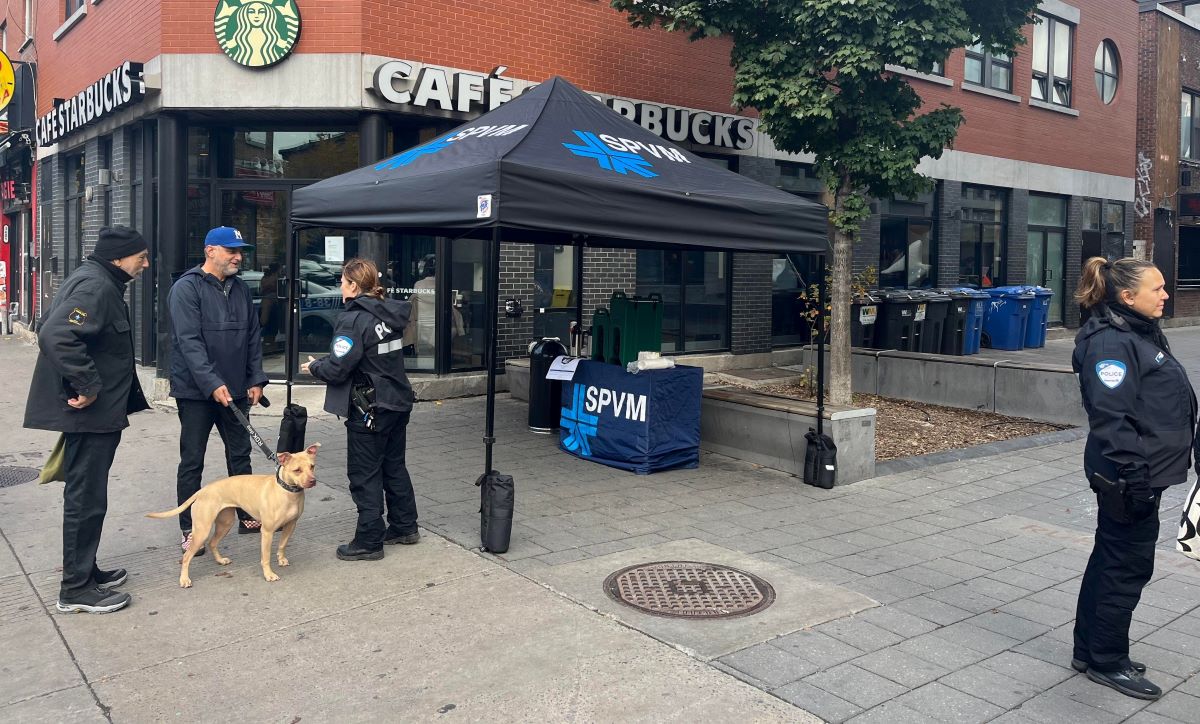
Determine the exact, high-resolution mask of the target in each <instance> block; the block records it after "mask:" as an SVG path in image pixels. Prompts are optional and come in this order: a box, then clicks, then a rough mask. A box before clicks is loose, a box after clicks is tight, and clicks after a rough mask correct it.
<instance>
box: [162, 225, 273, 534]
mask: <svg viewBox="0 0 1200 724" xmlns="http://www.w3.org/2000/svg"><path fill="white" fill-rule="evenodd" d="M246 248H253V247H251V246H250V245H249V244H247V243H246V242H244V241H243V240H242V235H241V233H240V232H238V231H237V229H233V228H230V227H228V226H218V227H217V228H215V229H213V230H211V231H209V232H208V234H207V235H206V236H205V237H204V263H203V264H201V265H200V266H197V267H194V268H192V269H189V270H187V271H186V272H184V273H183V276H181V277H179V280H178V281H177V282H175V284H174V285H173V286H172V287H171V296H170V310H171V397H174V398H175V400H176V403H177V404H178V407H179V425H180V428H181V429H180V433H179V469H178V471H177V473H176V481H175V491H176V496H177V498H178V503H179V504H180V505H182V504H183V502H184V501H186V500H187V499H188V498H190V497H192V495H193V494H194V493H195V492H196V491H197V490H199V489H200V478H201V476H202V475H203V473H204V453H205V451H206V450H207V449H208V436H209V433H211V432H212V429H213V426H214V425H215V426H216V428H217V433H218V434H220V436H221V442H222V443H224V445H225V468H226V470H227V471H228V473H229V475H230V476H234V475H249V474H250V473H252V472H254V471H253V469H252V467H251V465H250V433H248V432H247V431H246V428H244V427H242V424H241V423H240V422H238V419H237V418H236V417H234V415H233V413H232V412H231V411H230V410H229V406H230V405H236V406H237V408H238V409H239V410H241V411H242V414H243V415H247V416H248V415H249V413H250V408H251V407H253V406H254V405H256V404H258V401H259V400H261V399H262V393H263V387H264V386H266V384H267V375H266V373H265V372H263V368H262V337H261V336H260V333H259V330H260V325H259V320H258V311H257V310H256V309H255V308H254V300H253V299H252V298H251V296H250V289H249V288H248V287H247V286H246V283H245V282H243V281H242V280H241V279H240V278H239V277H238V276H237V273H238V271H239V270H240V268H241V264H242V250H243V249H246ZM237 516H238V532H239V533H257V532H258V528H259V522H258V521H256V520H254V518H252V517H251V516H250V515H249V514H248V513H246V511H244V510H242V509H241V508H238V509H237ZM179 528H180V530H181V531H182V538H181V540H180V547H181V548H182V549H183V550H184V551H186V550H187V549H188V547H189V546H190V545H191V542H192V515H191V511H190V510H185V511H183V512H182V513H180V515H179ZM202 553H203V551H200V552H199V553H197V555H200V554H202Z"/></svg>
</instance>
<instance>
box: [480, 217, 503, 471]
mask: <svg viewBox="0 0 1200 724" xmlns="http://www.w3.org/2000/svg"><path fill="white" fill-rule="evenodd" d="M499 282H500V227H499V226H494V227H492V240H491V242H489V243H488V265H487V283H486V284H485V294H486V295H487V300H486V302H487V304H486V305H485V309H486V311H485V312H484V314H485V315H486V316H487V345H488V347H487V413H486V416H485V418H484V431H483V445H484V458H483V474H484V475H487V474H489V473H491V472H492V443H494V442H495V441H496V438H495V434H494V433H495V423H496V329H497V323H496V318H497V317H498V316H499V314H500V308H499V300H498V299H497V297H498V296H499V291H500V289H499V287H500V283H499Z"/></svg>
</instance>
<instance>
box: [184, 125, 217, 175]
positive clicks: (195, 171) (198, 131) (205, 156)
mask: <svg viewBox="0 0 1200 724" xmlns="http://www.w3.org/2000/svg"><path fill="white" fill-rule="evenodd" d="M210 140H211V139H210V135H209V132H208V129H207V128H196V127H194V126H193V127H191V128H189V129H188V178H208V177H209V176H211V175H212V162H211V159H212V153H211V148H210V145H211V144H210Z"/></svg>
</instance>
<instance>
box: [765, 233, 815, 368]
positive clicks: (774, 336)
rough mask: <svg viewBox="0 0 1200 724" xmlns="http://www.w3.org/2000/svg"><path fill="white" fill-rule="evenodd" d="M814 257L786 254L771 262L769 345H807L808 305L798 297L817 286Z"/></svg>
mask: <svg viewBox="0 0 1200 724" xmlns="http://www.w3.org/2000/svg"><path fill="white" fill-rule="evenodd" d="M817 266H818V265H817V256H816V255H815V254H788V255H786V256H777V257H775V258H774V259H772V260H771V343H772V344H773V345H775V346H786V345H797V344H809V343H810V342H812V340H811V339H809V331H810V330H809V323H808V320H807V319H806V318H805V317H804V313H805V312H806V311H807V310H808V304H807V303H806V302H805V301H804V299H802V298H801V297H800V295H801V294H803V293H805V292H806V291H808V290H809V288H810V287H811V286H812V285H814V284H816V283H817V274H818V273H819V271H818V269H817Z"/></svg>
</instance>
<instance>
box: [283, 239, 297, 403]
mask: <svg viewBox="0 0 1200 724" xmlns="http://www.w3.org/2000/svg"><path fill="white" fill-rule="evenodd" d="M299 251H300V230H299V229H296V228H293V229H292V239H291V243H289V244H288V248H287V259H286V263H287V278H288V291H287V304H288V321H287V325H288V326H287V330H288V331H287V339H286V340H285V341H284V345H283V348H284V351H285V353H286V354H287V359H286V360H284V362H283V369H284V377H285V378H286V382H287V404H288V405H291V404H292V383H293V381H294V380H295V379H296V358H297V357H298V356H299V352H300V331H299V328H298V325H299V321H300V320H299V319H298V318H299V316H300V310H299V309H298V307H299V305H298V304H297V302H296V291H297V289H296V285H297V284H299V283H300V274H299V269H298V263H297V261H296V258H297V255H298V253H299Z"/></svg>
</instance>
